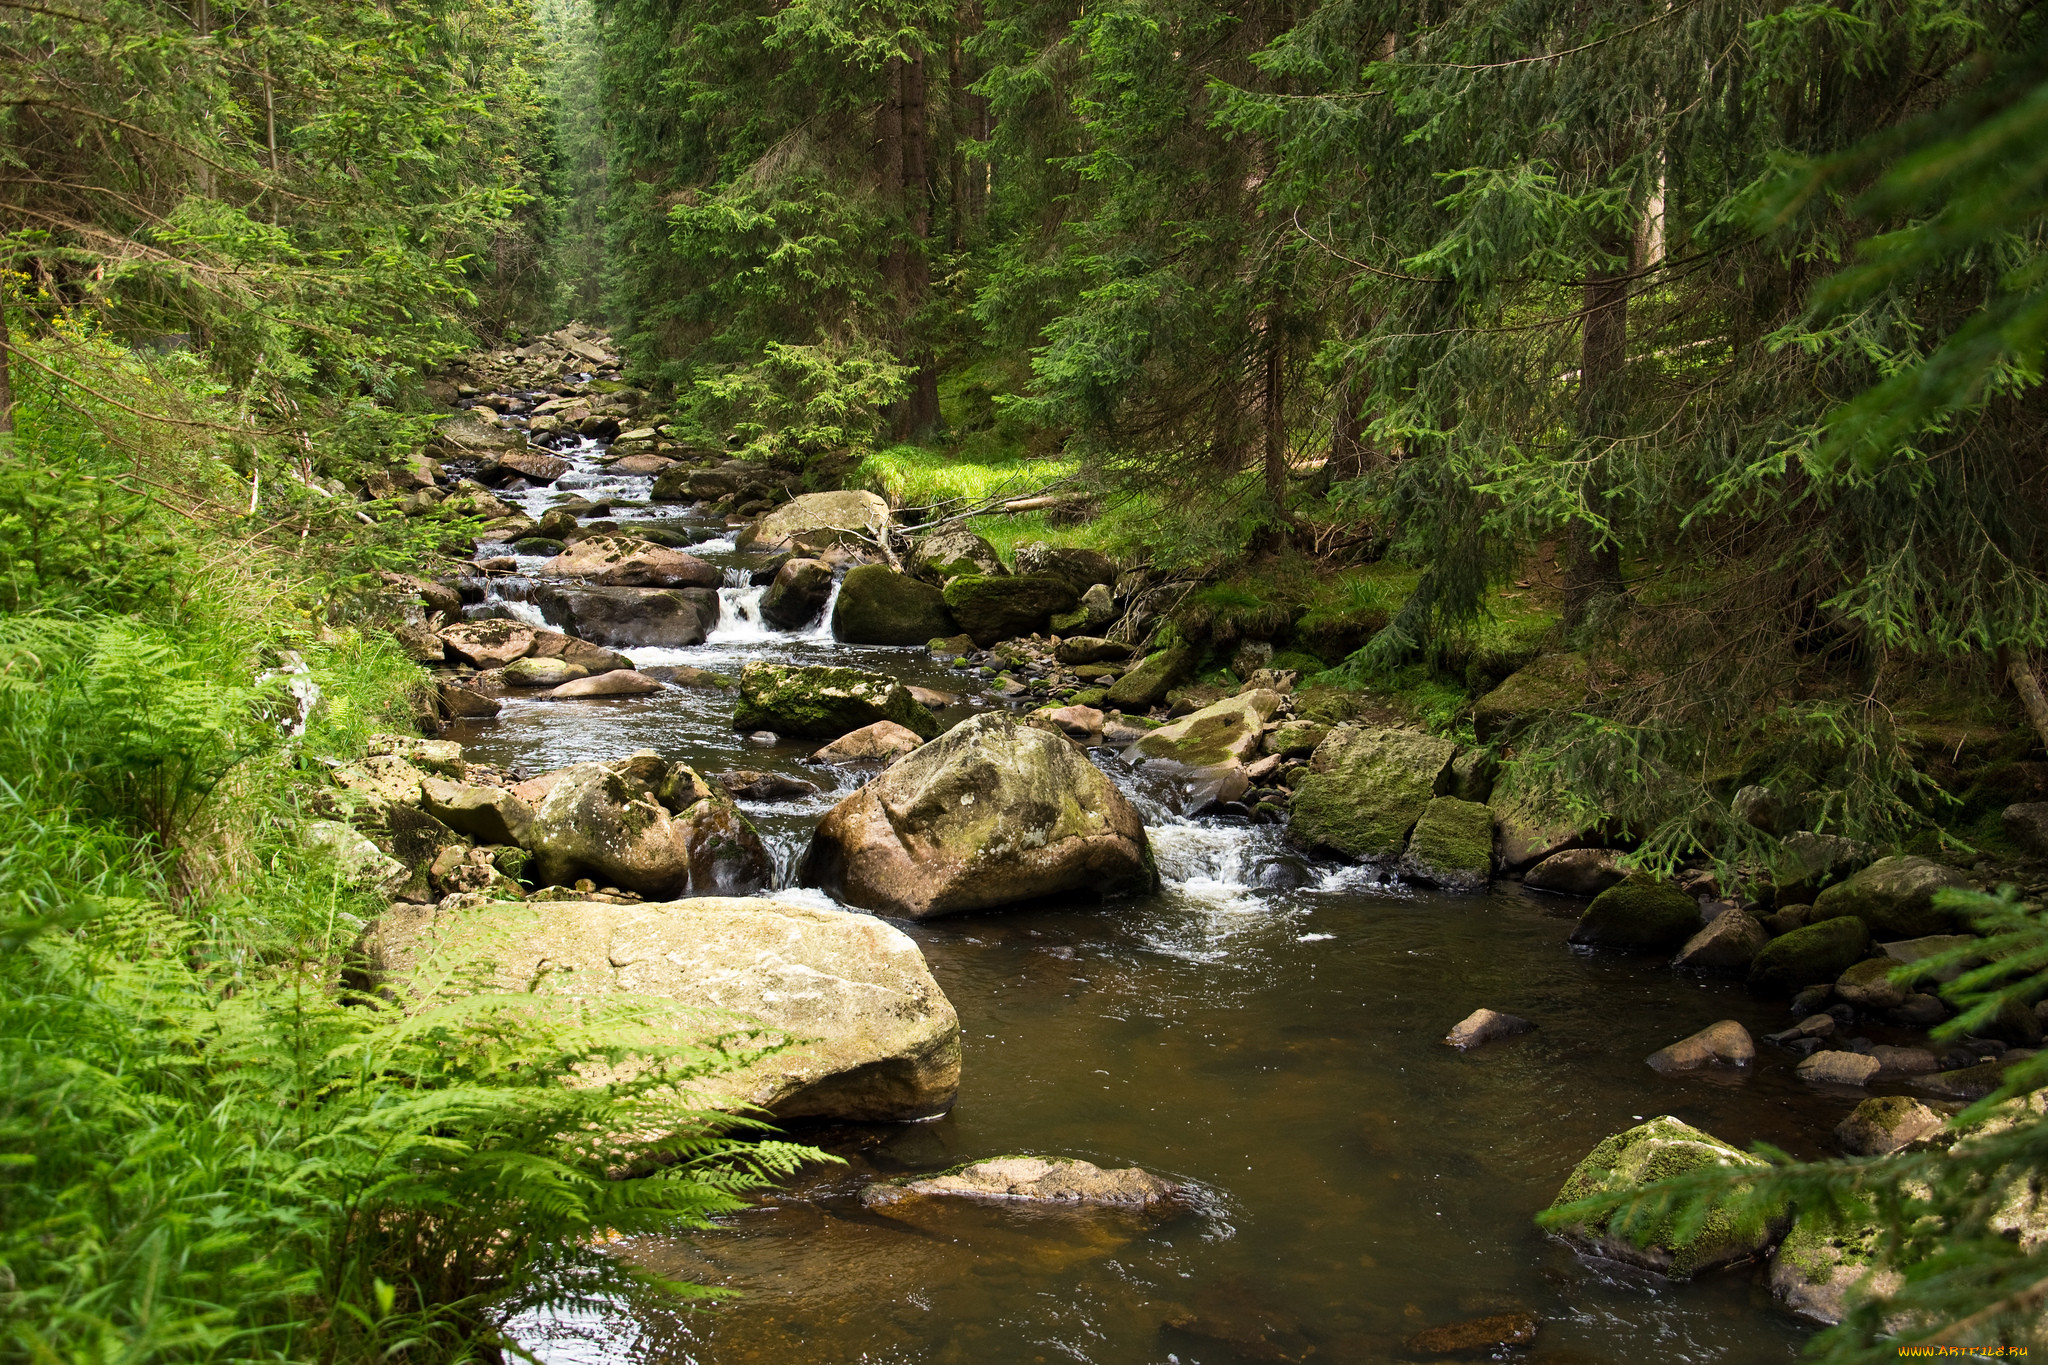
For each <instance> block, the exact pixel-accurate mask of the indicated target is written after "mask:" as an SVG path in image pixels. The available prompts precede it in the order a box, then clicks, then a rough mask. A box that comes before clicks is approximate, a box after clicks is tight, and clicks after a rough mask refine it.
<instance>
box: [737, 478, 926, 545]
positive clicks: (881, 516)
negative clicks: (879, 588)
mask: <svg viewBox="0 0 2048 1365" xmlns="http://www.w3.org/2000/svg"><path fill="white" fill-rule="evenodd" d="M888 531H889V504H888V503H886V502H883V501H882V499H881V498H880V497H878V496H877V495H876V494H873V493H867V492H861V491H857V490H853V489H848V490H845V491H843V492H838V493H805V494H802V495H801V496H799V497H795V498H791V499H790V500H789V501H788V502H786V503H784V504H782V506H780V507H778V508H776V509H775V510H774V511H772V512H770V513H768V514H767V515H766V516H764V517H762V518H761V519H760V520H759V521H757V522H755V523H754V524H753V525H751V526H748V527H746V528H745V529H743V530H742V531H741V532H740V533H739V535H737V536H736V537H734V539H733V543H734V544H735V545H737V546H738V547H739V548H740V549H742V550H755V551H760V552H766V551H769V550H801V551H806V552H808V553H811V554H816V553H817V552H818V551H820V550H825V549H829V548H831V547H832V546H834V545H854V546H862V545H866V546H876V545H879V544H880V543H881V541H882V537H883V536H885V535H887V534H888Z"/></svg>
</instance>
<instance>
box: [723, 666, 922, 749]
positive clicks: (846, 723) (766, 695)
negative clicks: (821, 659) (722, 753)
mask: <svg viewBox="0 0 2048 1365" xmlns="http://www.w3.org/2000/svg"><path fill="white" fill-rule="evenodd" d="M878 720H893V721H895V722H896V723H897V724H898V725H901V726H903V727H905V728H906V729H909V730H913V731H915V732H916V733H917V734H918V735H919V736H920V737H922V738H924V739H930V738H931V737H932V736H934V735H936V734H937V733H938V732H939V723H938V722H937V721H936V720H934V719H932V713H931V712H930V711H928V710H926V709H925V708H924V707H923V706H922V705H921V704H920V703H919V702H918V700H917V698H915V697H913V696H911V695H910V689H909V688H907V687H905V686H904V685H903V684H902V683H900V682H898V681H897V680H896V679H894V678H892V677H889V676H888V675H887V674H883V673H864V672H862V671H861V670H860V669H857V668H820V667H809V668H806V667H798V666H795V665H789V664H768V663H751V664H748V665H747V666H746V667H745V668H743V669H741V670H740V697H739V701H738V702H737V703H735V704H734V706H733V712H732V724H733V728H734V729H736V730H773V731H774V732H775V733H777V734H780V735H798V736H801V737H803V738H805V739H837V738H839V737H840V736H841V735H844V734H849V733H851V732H852V731H855V730H858V729H861V728H862V727H863V726H868V725H873V724H874V723H875V722H876V721H878Z"/></svg>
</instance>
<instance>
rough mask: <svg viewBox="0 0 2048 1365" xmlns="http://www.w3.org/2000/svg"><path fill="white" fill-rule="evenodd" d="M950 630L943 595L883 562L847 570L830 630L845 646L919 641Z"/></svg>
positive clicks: (833, 610)
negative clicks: (882, 563)
mask: <svg viewBox="0 0 2048 1365" xmlns="http://www.w3.org/2000/svg"><path fill="white" fill-rule="evenodd" d="M953 630H954V625H953V615H952V613H951V612H949V611H947V610H946V599H945V596H944V594H943V593H941V592H940V591H939V590H938V589H937V588H935V587H933V586H932V585H931V584H929V583H920V582H919V581H918V580H916V579H915V578H912V577H910V576H909V575H907V574H900V573H897V572H896V571H895V570H894V569H891V568H888V567H887V566H885V565H881V564H863V565H861V566H860V567H859V568H856V569H849V570H848V571H847V574H846V578H845V579H844V580H843V581H842V582H841V583H840V585H839V600H838V601H837V602H835V603H834V604H833V607H832V634H833V636H834V638H836V639H840V640H844V641H845V642H846V643H848V644H854V645H920V644H923V643H924V642H925V641H926V640H929V639H932V638H933V637H934V636H940V635H950V634H952V633H953Z"/></svg>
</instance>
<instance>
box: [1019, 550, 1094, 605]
mask: <svg viewBox="0 0 2048 1365" xmlns="http://www.w3.org/2000/svg"><path fill="white" fill-rule="evenodd" d="M1016 563H1017V572H1018V574H1020V575H1022V576H1024V577H1030V578H1057V579H1059V580H1060V581H1061V582H1063V583H1065V584H1066V585H1067V586H1068V587H1070V588H1072V589H1073V590H1074V596H1075V597H1076V598H1079V597H1080V596H1082V595H1083V594H1084V593H1086V592H1087V591H1088V589H1090V588H1092V587H1095V586H1097V585H1098V584H1100V585H1102V586H1104V587H1114V586H1115V585H1116V561H1115V560H1113V559H1111V558H1110V557H1109V556H1108V555H1106V554H1104V553H1102V552H1101V551H1100V550H1084V549H1082V548H1081V547H1079V546H1077V545H1048V544H1047V543H1046V542H1044V541H1042V540H1033V541H1027V542H1026V543H1024V544H1022V545H1019V546H1018V547H1017V551H1016Z"/></svg>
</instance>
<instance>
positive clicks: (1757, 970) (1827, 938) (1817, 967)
mask: <svg viewBox="0 0 2048 1365" xmlns="http://www.w3.org/2000/svg"><path fill="white" fill-rule="evenodd" d="M1869 951H1870V931H1869V930H1867V929H1865V928H1864V927H1863V921H1862V920H1860V919H1856V918H1854V917H1853V916H1846V915H1845V916H1843V917H1841V918H1839V919H1831V920H1825V921H1823V922H1821V923H1819V924H1809V925H1807V926H1806V927H1805V928H1803V929H1794V930H1793V931H1792V932H1791V933H1789V934H1781V935H1779V936H1778V937H1777V938H1774V939H1772V940H1771V941H1770V942H1769V943H1766V944H1765V945H1764V946H1763V949H1762V950H1761V951H1760V952H1758V953H1757V955H1756V960H1755V961H1753V962H1752V963H1750V967H1749V988H1750V989H1751V990H1753V991H1757V992H1759V993H1762V994H1766V995H1791V994H1793V993H1794V992H1795V991H1798V990H1799V989H1800V988H1802V987H1805V986H1816V985H1821V984H1824V983H1829V982H1832V981H1834V980H1835V979H1836V978H1837V977H1839V976H1841V974H1842V973H1843V972H1845V971H1847V970H1849V968H1850V967H1852V966H1854V965H1855V964H1856V963H1858V962H1861V961H1862V960H1863V958H1864V955H1865V954H1866V953H1868V952H1869Z"/></svg>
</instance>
